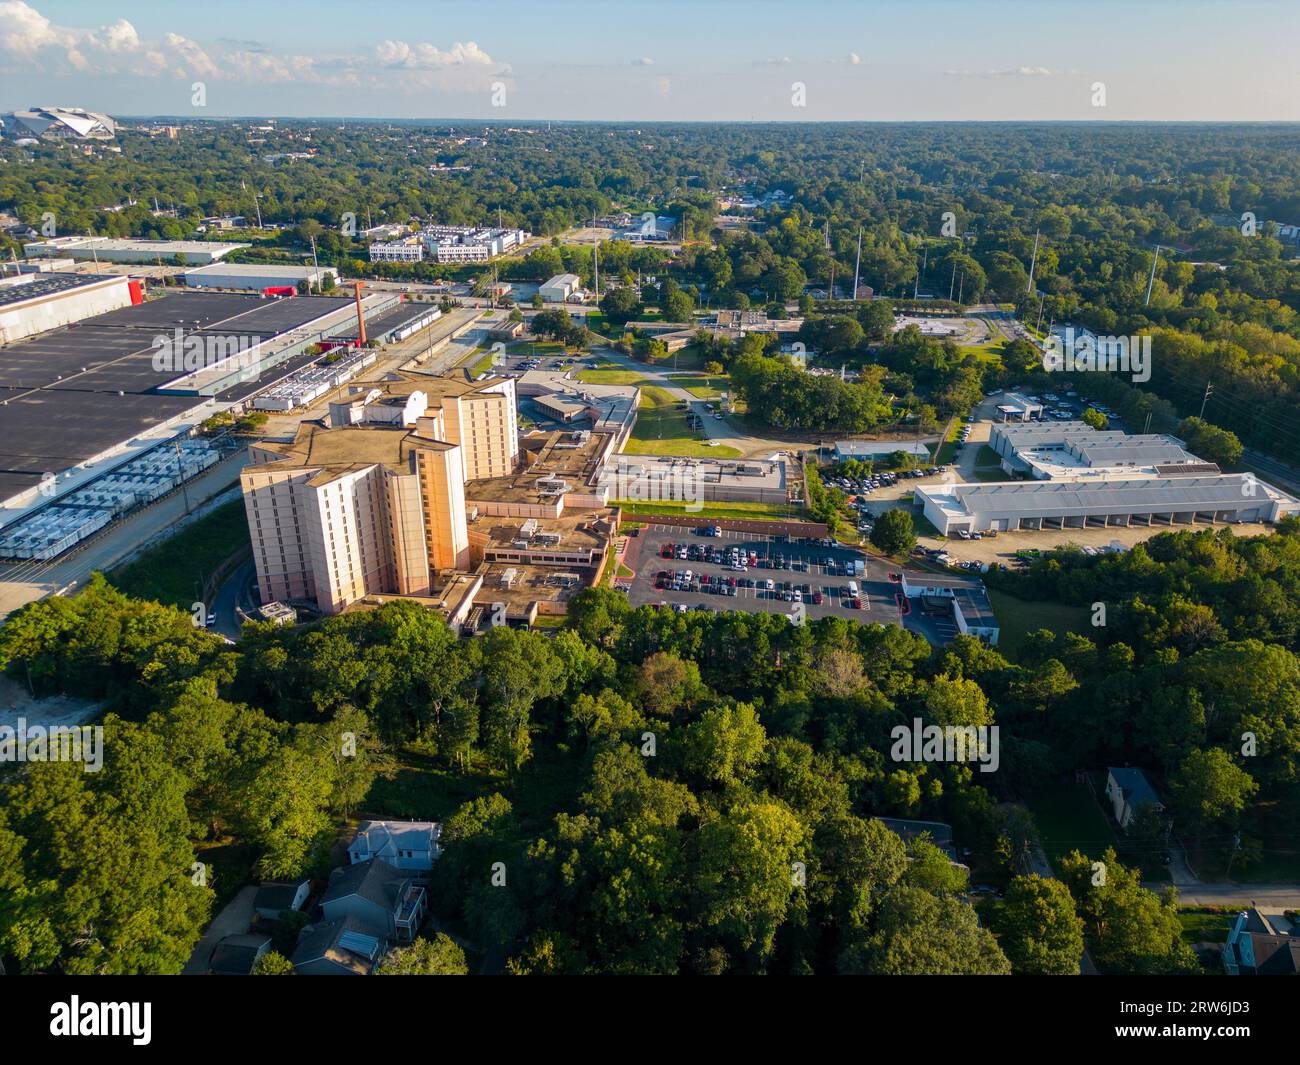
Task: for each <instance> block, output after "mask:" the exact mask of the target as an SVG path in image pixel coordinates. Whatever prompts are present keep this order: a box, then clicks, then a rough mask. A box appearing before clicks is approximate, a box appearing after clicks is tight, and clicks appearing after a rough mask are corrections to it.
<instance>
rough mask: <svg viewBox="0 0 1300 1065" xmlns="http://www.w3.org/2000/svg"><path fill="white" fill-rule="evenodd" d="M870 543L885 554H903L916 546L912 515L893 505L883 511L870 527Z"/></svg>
mask: <svg viewBox="0 0 1300 1065" xmlns="http://www.w3.org/2000/svg"><path fill="white" fill-rule="evenodd" d="M871 543H872V544H873V545H874V546H875V547H877V548H879V549H880V550H881V551H883V552H884V553H885V554H887V555H905V554H907V553H908V552H909V551H911V550H912V548H913V547H915V546H916V531H915V529H913V528H912V515H911V514H909V513H908V512H907V511H905V510H900V509H899V508H897V507H895V508H894V509H893V510H887V511H885V512H884V513H883V514H882V515H880V517H878V518H877V519H876V524H875V525H874V526H872V528H871Z"/></svg>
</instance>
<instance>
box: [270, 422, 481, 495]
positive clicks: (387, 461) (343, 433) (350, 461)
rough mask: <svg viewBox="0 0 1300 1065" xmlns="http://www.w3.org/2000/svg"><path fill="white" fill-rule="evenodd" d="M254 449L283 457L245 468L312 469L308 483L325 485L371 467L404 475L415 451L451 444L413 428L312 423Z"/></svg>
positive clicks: (307, 423)
mask: <svg viewBox="0 0 1300 1065" xmlns="http://www.w3.org/2000/svg"><path fill="white" fill-rule="evenodd" d="M256 446H257V447H258V448H260V449H262V450H265V451H271V452H274V453H276V454H278V455H282V456H284V457H283V458H282V459H280V460H279V461H276V462H271V463H265V464H263V465H261V466H252V467H249V469H251V470H257V469H277V470H290V469H316V470H318V471H319V472H318V473H317V474H316V475H315V476H314V477H312V478H311V480H310V481H309V482H308V483H309V484H327V483H329V482H330V481H333V480H335V479H336V478H338V477H340V476H342V475H343V474H345V473H353V472H356V471H358V470H363V469H365V468H367V467H368V466H375V465H380V466H385V467H387V468H388V469H391V470H395V471H397V472H399V473H407V472H409V471H410V462H411V454H412V453H413V452H414V451H415V450H417V449H420V448H422V449H424V450H432V451H446V450H448V449H450V448H452V447H454V446H455V445H454V444H448V443H447V442H446V441H443V440H435V439H433V438H432V437H427V436H423V435H421V434H420V432H419V431H418V430H416V429H390V428H385V427H362V426H347V427H345V428H342V429H327V428H324V427H323V426H320V425H317V424H315V423H313V422H302V423H301V424H299V426H298V432H297V434H296V435H295V436H294V438H293V440H291V441H288V442H277V441H261V442H259V443H258V444H257V445H256Z"/></svg>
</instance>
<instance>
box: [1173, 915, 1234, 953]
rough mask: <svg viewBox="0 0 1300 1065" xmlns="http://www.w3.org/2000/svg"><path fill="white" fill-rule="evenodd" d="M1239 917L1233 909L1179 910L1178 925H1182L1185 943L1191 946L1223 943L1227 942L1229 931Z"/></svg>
mask: <svg viewBox="0 0 1300 1065" xmlns="http://www.w3.org/2000/svg"><path fill="white" fill-rule="evenodd" d="M1236 917H1237V911H1236V910H1235V909H1233V908H1231V907H1227V906H1224V907H1220V908H1212V907H1206V906H1202V907H1196V908H1193V909H1187V910H1179V911H1178V923H1179V924H1180V925H1182V929H1183V942H1184V943H1187V944H1188V945H1189V946H1192V945H1195V944H1197V943H1223V942H1226V941H1227V938H1228V931H1229V929H1231V928H1232V922H1233V921H1234V920H1235V919H1236Z"/></svg>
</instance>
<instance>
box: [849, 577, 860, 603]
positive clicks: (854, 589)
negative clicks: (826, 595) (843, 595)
mask: <svg viewBox="0 0 1300 1065" xmlns="http://www.w3.org/2000/svg"><path fill="white" fill-rule="evenodd" d="M857 597H858V582H857V581H849V598H850V599H856V598H857Z"/></svg>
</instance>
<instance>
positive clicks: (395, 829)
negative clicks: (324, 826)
mask: <svg viewBox="0 0 1300 1065" xmlns="http://www.w3.org/2000/svg"><path fill="white" fill-rule="evenodd" d="M441 835H442V826H441V825H439V824H437V823H435V822H433V821H362V822H361V824H360V825H358V826H357V834H356V835H355V836H353V837H352V842H351V843H349V844H348V861H349V862H351V863H352V864H353V865H357V864H358V863H360V862H366V861H369V860H370V859H371V858H382V859H383V860H384V861H385V862H387V863H388V864H389V865H391V866H392V867H393V868H394V869H407V870H416V871H419V872H428V871H429V870H430V869H432V868H433V863H434V862H435V861H436V860H437V858H438V856H439V855H440V854H441V853H442V848H441V847H439V846H438V838H439V836H441Z"/></svg>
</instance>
